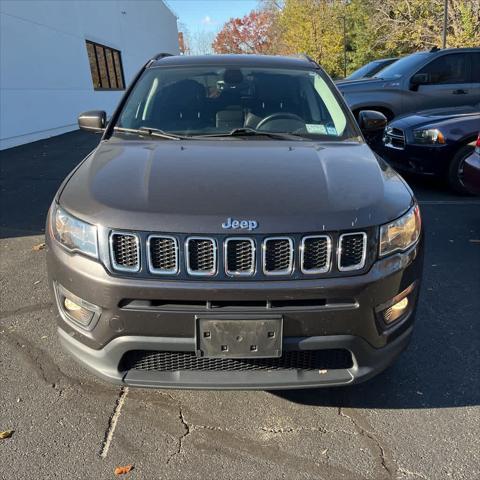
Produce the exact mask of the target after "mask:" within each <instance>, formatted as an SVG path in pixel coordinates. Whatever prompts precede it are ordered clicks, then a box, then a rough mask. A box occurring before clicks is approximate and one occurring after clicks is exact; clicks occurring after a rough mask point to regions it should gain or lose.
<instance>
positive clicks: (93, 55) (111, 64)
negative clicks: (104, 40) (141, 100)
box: [86, 40, 125, 90]
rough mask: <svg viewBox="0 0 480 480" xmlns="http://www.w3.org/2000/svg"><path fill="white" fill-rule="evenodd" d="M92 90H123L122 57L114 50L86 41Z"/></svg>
mask: <svg viewBox="0 0 480 480" xmlns="http://www.w3.org/2000/svg"><path fill="white" fill-rule="evenodd" d="M86 45H87V53H88V60H89V62H90V71H91V73H92V82H93V88H94V89H95V90H125V77H124V75H123V65H122V55H121V53H120V52H119V51H118V50H115V49H114V48H110V47H107V46H105V45H101V44H99V43H94V42H91V41H90V40H86Z"/></svg>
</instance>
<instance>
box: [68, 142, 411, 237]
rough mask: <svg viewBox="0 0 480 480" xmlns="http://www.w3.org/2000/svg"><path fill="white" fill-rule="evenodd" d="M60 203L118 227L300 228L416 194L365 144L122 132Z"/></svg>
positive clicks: (335, 221) (371, 218)
mask: <svg viewBox="0 0 480 480" xmlns="http://www.w3.org/2000/svg"><path fill="white" fill-rule="evenodd" d="M59 202H60V204H61V205H62V206H63V207H64V208H65V209H66V210H68V211H69V212H70V213H72V214H73V215H76V216H77V217H79V218H81V219H83V220H85V221H88V222H90V223H94V224H99V225H103V226H105V227H113V228H117V229H133V230H146V231H159V232H172V233H199V234H200V233H222V232H223V233H225V230H222V227H221V225H222V223H223V222H225V221H226V220H227V218H233V219H237V220H255V221H256V222H258V228H257V230H255V233H295V232H318V231H322V230H339V229H357V228H365V227H368V226H372V225H378V224H382V223H386V222H388V221H390V220H392V219H393V218H396V217H398V216H400V215H401V214H402V213H403V212H405V211H406V210H407V209H408V208H409V206H410V205H411V203H412V195H411V191H410V190H409V189H408V187H406V184H405V183H404V181H403V180H402V179H401V178H400V177H399V176H398V175H397V174H396V172H394V171H393V170H392V169H391V168H390V167H388V166H387V165H386V164H385V163H384V162H383V161H382V160H380V159H377V157H376V156H375V155H374V154H373V153H372V152H371V150H370V149H369V147H368V146H367V145H365V144H363V143H356V142H355V143H354V142H351V143H345V142H336V143H315V142H310V141H305V142H296V141H292V142H290V141H274V140H264V139H258V140H256V139H249V140H246V139H235V140H233V139H228V140H223V139H222V140H220V139H215V140H198V141H197V140H186V141H183V140H180V141H176V140H153V141H152V140H132V139H128V140H127V139H125V138H120V137H112V138H110V139H109V140H106V141H102V142H101V143H100V145H99V146H98V148H97V149H96V150H95V151H94V152H93V153H92V154H91V155H90V156H89V157H88V158H87V159H86V160H85V161H84V162H83V164H82V165H81V166H80V167H79V168H78V169H77V170H76V171H75V173H74V174H73V175H72V176H71V178H70V179H69V181H68V182H67V183H66V185H65V187H64V189H63V191H62V192H61V194H60V197H59ZM244 232H245V231H243V232H242V231H239V230H237V231H233V232H230V233H233V234H242V233H244ZM252 233H253V232H252Z"/></svg>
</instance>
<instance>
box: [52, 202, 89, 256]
mask: <svg viewBox="0 0 480 480" xmlns="http://www.w3.org/2000/svg"><path fill="white" fill-rule="evenodd" d="M52 231H53V235H54V237H55V238H56V239H57V240H58V241H59V242H60V243H61V244H62V245H63V246H64V247H65V248H66V249H67V250H71V251H74V252H82V253H84V254H85V255H89V256H91V257H94V258H98V247H97V227H96V226H95V225H90V224H89V223H85V222H82V221H81V220H79V219H78V218H75V217H72V216H71V215H70V214H68V213H67V212H66V211H65V210H63V208H60V207H58V206H56V207H55V208H54V210H53V213H52Z"/></svg>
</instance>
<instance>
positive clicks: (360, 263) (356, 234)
mask: <svg viewBox="0 0 480 480" xmlns="http://www.w3.org/2000/svg"><path fill="white" fill-rule="evenodd" d="M351 237H360V238H361V239H362V245H361V250H360V254H361V256H360V260H359V261H358V262H356V263H354V264H351V265H347V266H343V265H342V260H345V257H346V254H345V249H346V248H355V249H356V250H357V251H358V249H359V247H358V246H357V245H355V246H354V247H349V246H344V241H347V240H345V239H348V238H351ZM366 259H367V234H366V233H365V232H352V233H343V234H342V235H340V237H339V239H338V254H337V262H338V264H337V267H338V270H339V271H340V272H349V271H352V270H361V269H362V268H363V267H364V266H365V262H366Z"/></svg>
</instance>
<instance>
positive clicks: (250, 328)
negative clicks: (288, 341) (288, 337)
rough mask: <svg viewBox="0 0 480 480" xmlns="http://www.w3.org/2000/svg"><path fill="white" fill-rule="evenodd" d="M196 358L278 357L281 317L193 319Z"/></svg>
mask: <svg viewBox="0 0 480 480" xmlns="http://www.w3.org/2000/svg"><path fill="white" fill-rule="evenodd" d="M196 322H197V328H196V354H197V356H199V357H207V358H278V357H281V356H282V340H283V317H281V316H275V317H251V318H249V317H245V316H242V317H210V318H198V317H197V319H196Z"/></svg>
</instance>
